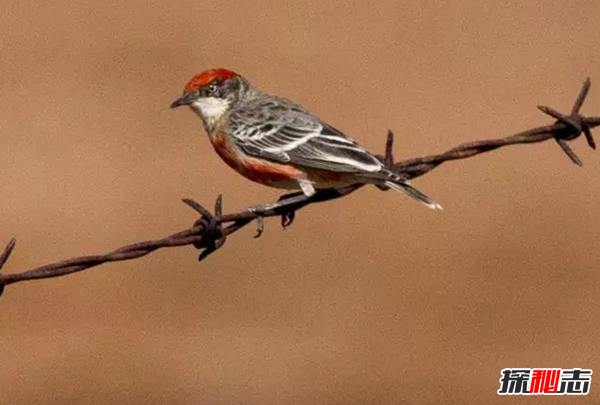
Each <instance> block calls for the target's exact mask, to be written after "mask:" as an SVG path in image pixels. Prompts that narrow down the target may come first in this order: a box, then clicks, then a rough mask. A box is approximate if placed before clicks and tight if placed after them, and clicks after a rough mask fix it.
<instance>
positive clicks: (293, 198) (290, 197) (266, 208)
mask: <svg viewBox="0 0 600 405" xmlns="http://www.w3.org/2000/svg"><path fill="white" fill-rule="evenodd" d="M310 199H311V197H307V196H306V195H304V193H302V192H300V193H290V194H285V195H282V196H281V197H280V198H279V200H278V201H277V202H274V203H270V204H262V205H256V206H254V207H250V208H248V211H251V212H253V213H255V214H257V215H267V214H269V213H271V212H273V211H276V210H277V211H280V210H282V209H284V208H286V207H289V206H291V205H296V204H299V203H303V202H306V201H309V200H310Z"/></svg>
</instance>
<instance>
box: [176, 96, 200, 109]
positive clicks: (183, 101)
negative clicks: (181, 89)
mask: <svg viewBox="0 0 600 405" xmlns="http://www.w3.org/2000/svg"><path fill="white" fill-rule="evenodd" d="M194 100H196V94H194V93H186V94H184V95H183V96H181V97H179V98H178V99H177V100H175V101H173V103H172V104H171V108H177V107H180V106H182V105H190V104H192V103H193V102H194Z"/></svg>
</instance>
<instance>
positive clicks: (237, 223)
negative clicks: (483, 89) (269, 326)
mask: <svg viewBox="0 0 600 405" xmlns="http://www.w3.org/2000/svg"><path fill="white" fill-rule="evenodd" d="M589 89H590V80H589V78H588V79H587V80H586V81H585V83H584V84H583V87H582V89H581V91H580V92H579V95H578V96H577V99H576V101H575V104H574V105H573V108H572V110H571V112H570V114H569V115H564V114H561V113H559V112H558V111H556V110H554V109H552V108H550V107H545V106H538V108H539V109H540V110H541V111H542V112H543V113H545V114H547V115H549V116H551V117H552V118H554V119H555V120H556V121H555V122H554V124H552V125H546V126H541V127H537V128H532V129H529V130H527V131H523V132H519V133H517V134H514V135H511V136H508V137H506V138H498V139H488V140H481V141H474V142H468V143H463V144H461V145H458V146H456V147H454V148H452V149H449V150H447V151H446V152H443V153H440V154H436V155H429V156H424V157H420V158H413V159H407V160H403V161H399V162H395V161H394V157H393V154H392V147H393V140H394V138H393V133H392V132H391V131H389V132H388V136H387V141H386V148H385V155H384V156H379V158H380V159H381V160H382V162H384V164H385V165H386V166H387V167H388V168H390V169H392V170H394V171H395V172H397V173H401V174H403V175H405V176H406V177H407V178H415V177H419V176H422V175H424V174H426V173H428V172H430V171H431V170H433V169H435V168H436V167H438V166H439V165H440V164H442V163H444V162H447V161H451V160H458V159H466V158H470V157H473V156H475V155H478V154H480V153H485V152H490V151H492V150H494V149H498V148H502V147H505V146H508V145H518V144H529V143H537V142H543V141H547V140H552V139H553V140H554V141H555V142H556V143H557V144H558V145H559V146H560V148H561V149H562V150H563V151H564V152H565V154H566V155H567V156H568V157H569V158H570V159H571V161H573V162H574V163H575V164H577V165H580V166H581V164H582V162H581V159H580V158H579V157H578V156H577V155H576V154H575V152H574V151H573V150H572V149H571V147H570V146H569V145H568V143H567V142H568V141H572V140H574V139H576V138H578V137H579V136H581V135H582V134H583V135H584V137H585V139H586V140H587V143H588V145H589V146H590V147H591V148H592V149H596V143H595V141H594V138H593V137H592V134H591V129H592V128H595V127H597V126H600V117H585V116H583V115H581V114H580V110H581V106H582V105H583V102H584V101H585V98H586V96H587V94H588V92H589ZM360 187H362V186H361V185H354V186H348V187H345V188H341V189H327V190H318V192H317V193H316V194H315V195H313V196H312V197H304V196H303V195H302V194H301V193H293V194H288V195H286V196H282V198H284V197H286V198H287V197H290V196H292V197H295V200H294V202H293V203H291V204H288V205H286V206H284V207H277V208H272V207H271V206H270V205H269V204H267V205H264V206H258V207H253V208H252V209H247V210H244V211H241V212H238V213H234V214H223V199H222V197H221V196H219V197H218V198H217V200H216V203H215V207H214V214H213V213H211V212H210V211H209V210H207V209H206V208H204V207H203V206H202V205H200V204H198V203H197V202H196V201H194V200H191V199H184V200H183V202H184V203H186V204H187V205H188V206H190V207H191V208H193V209H194V210H195V211H196V212H198V213H199V214H200V218H199V219H198V220H197V221H196V222H195V223H194V224H193V226H192V227H191V228H189V229H186V230H184V231H181V232H177V233H174V234H172V235H169V236H167V237H164V238H162V239H157V240H149V241H145V242H139V243H134V244H131V245H127V246H123V247H121V248H119V249H117V250H114V251H112V252H109V253H106V254H103V255H96V256H81V257H76V258H72V259H67V260H62V261H59V262H56V263H52V264H47V265H44V266H40V267H37V268H34V269H31V270H27V271H24V272H21V273H13V274H1V273H0V295H1V294H2V293H3V291H4V287H5V286H7V285H10V284H14V283H18V282H22V281H28V280H37V279H44V278H52V277H59V276H64V275H67V274H71V273H76V272H79V271H83V270H86V269H89V268H92V267H95V266H98V265H101V264H104V263H108V262H116V261H123V260H131V259H137V258H139V257H142V256H145V255H147V254H149V253H151V252H154V251H155V250H157V249H161V248H167V247H176V246H185V245H193V246H194V247H196V248H197V249H199V250H200V251H201V253H200V256H199V258H198V260H203V259H205V258H206V257H207V256H208V255H210V254H212V253H214V252H215V251H217V250H218V249H219V248H221V247H222V246H223V245H224V244H225V241H226V239H227V237H228V236H229V235H231V234H232V233H235V232H237V231H238V230H240V229H241V228H243V227H244V226H246V225H248V224H249V223H251V222H252V221H254V220H256V221H257V224H258V227H257V233H256V236H255V237H259V236H260V235H261V234H262V232H263V230H264V222H263V219H264V218H267V217H274V216H278V217H281V225H282V226H283V227H284V228H285V227H287V226H289V225H290V224H291V223H292V222H293V220H294V218H295V213H296V211H298V210H300V209H302V208H304V207H305V206H307V205H309V204H314V203H318V202H324V201H329V200H333V199H336V198H340V197H344V196H346V195H348V194H350V193H352V192H354V191H356V190H357V189H359V188H360ZM15 244H16V240H15V239H14V238H13V239H11V240H10V242H9V243H8V244H7V246H6V248H5V249H4V251H3V253H2V254H1V255H0V272H1V270H2V267H3V266H4V264H5V263H6V261H7V260H8V258H9V257H10V254H11V253H12V251H13V249H14V247H15Z"/></svg>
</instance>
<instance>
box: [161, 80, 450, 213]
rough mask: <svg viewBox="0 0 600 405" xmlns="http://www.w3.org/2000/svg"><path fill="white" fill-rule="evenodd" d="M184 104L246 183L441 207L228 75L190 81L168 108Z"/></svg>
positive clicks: (292, 108) (318, 124)
mask: <svg viewBox="0 0 600 405" xmlns="http://www.w3.org/2000/svg"><path fill="white" fill-rule="evenodd" d="M182 105H187V106H189V107H191V109H192V110H193V111H194V112H195V113H196V114H198V115H199V116H200V118H201V119H202V122H203V123H204V128H205V129H206V132H207V133H208V137H209V138H210V142H211V143H212V145H213V147H214V149H215V151H216V152H217V153H218V154H219V156H220V157H221V158H222V159H223V160H224V161H225V162H226V163H227V164H228V165H229V166H231V167H232V168H233V169H234V170H236V171H237V172H238V173H240V174H242V175H243V176H244V177H246V178H248V179H250V180H253V181H255V182H258V183H261V184H264V185H267V186H271V187H277V188H284V189H300V190H302V192H303V193H304V195H306V196H307V197H310V196H312V195H313V194H315V192H316V190H315V189H319V188H339V187H345V186H349V185H353V184H374V185H376V186H379V187H382V188H388V187H389V188H392V189H394V190H396V191H399V192H402V193H404V194H407V195H409V196H411V197H412V198H414V199H416V200H418V201H420V202H422V203H423V204H425V205H427V206H428V207H429V208H433V209H441V206H440V205H439V204H438V203H436V202H435V201H433V200H432V199H431V198H429V197H427V196H426V195H425V194H423V193H422V192H420V191H419V190H417V189H415V188H413V187H411V186H410V185H409V184H408V182H407V179H405V178H403V177H401V176H399V175H398V174H396V173H393V172H391V171H390V170H388V169H387V168H386V167H385V166H384V165H383V163H382V162H381V161H380V160H379V159H377V158H376V157H375V156H373V155H372V154H371V153H369V152H367V150H365V149H364V148H363V147H362V146H360V145H359V144H358V143H356V142H355V141H354V140H353V139H351V138H349V137H347V136H346V135H344V134H343V133H342V132H340V131H339V130H337V129H335V128H334V127H332V126H331V125H329V124H326V123H325V122H323V121H321V120H320V119H319V118H317V117H316V116H315V115H313V114H312V113H310V112H308V111H306V110H305V109H304V108H302V107H300V106H299V105H297V104H295V103H293V102H291V101H289V100H287V99H285V98H282V97H278V96H273V95H270V94H266V93H263V92H262V91H260V90H259V89H257V88H256V87H254V86H252V85H251V84H250V82H248V80H246V79H245V78H243V77H242V76H240V75H238V74H237V73H235V72H232V71H231V70H227V69H210V70H206V71H204V72H201V73H198V74H197V75H195V76H194V77H193V78H192V79H191V80H190V81H189V82H188V84H187V85H186V86H185V88H184V90H183V95H182V96H181V97H180V98H178V99H177V100H175V101H174V102H173V104H171V108H176V107H179V106H182Z"/></svg>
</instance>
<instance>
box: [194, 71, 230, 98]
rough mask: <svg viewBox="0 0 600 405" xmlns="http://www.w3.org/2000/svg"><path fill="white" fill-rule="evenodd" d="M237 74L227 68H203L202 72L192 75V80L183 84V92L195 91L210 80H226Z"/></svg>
mask: <svg viewBox="0 0 600 405" xmlns="http://www.w3.org/2000/svg"><path fill="white" fill-rule="evenodd" d="M237 76H239V75H238V74H237V73H235V72H232V71H231V70H227V69H209V70H205V71H204V72H200V73H198V74H197V75H196V76H194V77H192V80H190V81H189V82H188V84H186V85H185V88H184V89H183V92H184V93H189V92H192V91H195V90H197V89H199V88H200V87H203V86H206V85H207V84H208V83H210V82H212V81H213V80H215V79H221V80H226V79H230V78H232V77H237Z"/></svg>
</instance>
